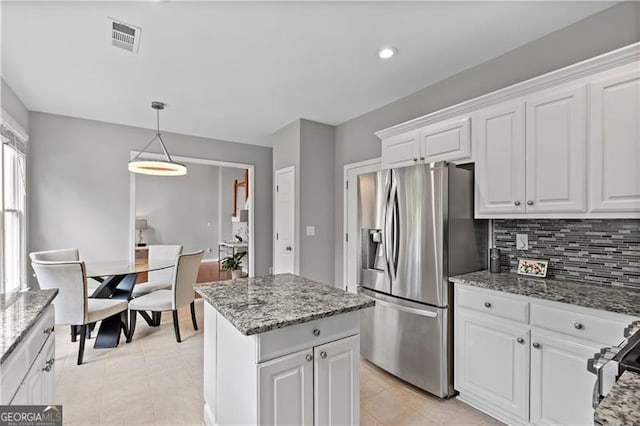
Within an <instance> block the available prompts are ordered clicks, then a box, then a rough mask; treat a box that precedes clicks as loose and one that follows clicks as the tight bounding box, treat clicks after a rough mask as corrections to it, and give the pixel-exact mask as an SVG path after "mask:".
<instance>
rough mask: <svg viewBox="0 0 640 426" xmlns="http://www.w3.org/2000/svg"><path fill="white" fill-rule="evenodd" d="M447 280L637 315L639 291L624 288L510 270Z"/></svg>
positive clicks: (639, 313) (481, 272) (466, 275)
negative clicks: (539, 276) (529, 275)
mask: <svg viewBox="0 0 640 426" xmlns="http://www.w3.org/2000/svg"><path fill="white" fill-rule="evenodd" d="M449 280H450V281H452V282H454V283H458V284H466V285H471V286H474V287H481V288H487V289H490V290H497V291H503V292H506V293H513V294H519V295H521V296H529V297H536V298H538V299H545V300H552V301H554V302H562V303H569V304H571V305H578V306H584V307H587V308H593V309H600V310H603V311H609V312H616V313H620V314H626V315H632V316H640V290H635V289H630V288H625V287H617V286H611V285H603V284H591V283H584V282H573V281H561V280H554V279H551V278H536V277H527V276H523V275H518V274H515V273H512V272H502V273H500V274H492V273H490V272H489V271H486V270H485V271H477V272H471V273H468V274H463V275H457V276H454V277H451V278H449Z"/></svg>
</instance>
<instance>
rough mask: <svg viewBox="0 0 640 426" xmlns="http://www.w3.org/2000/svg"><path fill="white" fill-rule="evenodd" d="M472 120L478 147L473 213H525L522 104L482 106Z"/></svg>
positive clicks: (475, 142)
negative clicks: (474, 210)
mask: <svg viewBox="0 0 640 426" xmlns="http://www.w3.org/2000/svg"><path fill="white" fill-rule="evenodd" d="M472 123H473V132H472V138H473V145H474V150H476V149H477V150H476V151H475V153H476V154H475V157H476V158H475V160H476V215H479V216H481V215H485V217H491V216H492V215H495V214H496V213H524V211H525V184H524V179H525V161H524V155H525V152H524V103H523V102H521V101H518V102H515V103H510V104H500V105H497V106H495V107H491V108H487V109H484V110H482V111H479V112H478V113H477V115H475V116H474V117H473V118H472ZM496 217H499V215H497V216H496Z"/></svg>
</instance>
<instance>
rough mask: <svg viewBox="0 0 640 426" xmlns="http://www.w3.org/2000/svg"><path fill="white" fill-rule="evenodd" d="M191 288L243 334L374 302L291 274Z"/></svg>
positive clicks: (343, 311)
mask: <svg viewBox="0 0 640 426" xmlns="http://www.w3.org/2000/svg"><path fill="white" fill-rule="evenodd" d="M194 288H195V290H196V291H197V292H198V294H200V295H201V296H202V297H203V298H204V299H205V300H206V301H207V302H209V303H210V304H211V305H212V306H213V307H214V308H215V309H216V310H217V311H218V312H220V314H221V315H222V316H223V317H225V318H226V319H227V320H228V321H229V322H230V323H231V324H233V325H234V326H235V327H236V328H237V329H238V331H240V333H242V334H244V335H247V336H248V335H251V334H258V333H264V332H266V331H269V330H273V329H276V328H281V327H287V326H290V325H294V324H301V323H304V322H307V321H313V320H316V319H320V318H326V317H330V316H333V315H338V314H343V313H347V312H352V311H356V310H359V309H364V308H369V307H372V306H373V305H374V304H375V302H374V301H373V300H371V299H368V298H366V297H363V296H360V295H357V294H353V293H348V292H346V291H344V290H341V289H338V288H335V287H332V286H328V285H325V284H320V283H317V282H315V281H311V280H308V279H306V278H303V277H300V276H298V275H293V274H278V275H269V276H264V277H255V278H240V279H236V280H228V281H218V282H212V283H207V284H204V285H197V286H195V287H194Z"/></svg>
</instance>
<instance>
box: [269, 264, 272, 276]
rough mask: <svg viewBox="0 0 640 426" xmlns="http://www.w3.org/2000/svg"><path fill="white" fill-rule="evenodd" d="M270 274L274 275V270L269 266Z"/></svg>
mask: <svg viewBox="0 0 640 426" xmlns="http://www.w3.org/2000/svg"><path fill="white" fill-rule="evenodd" d="M269 274H273V268H272V267H271V266H269Z"/></svg>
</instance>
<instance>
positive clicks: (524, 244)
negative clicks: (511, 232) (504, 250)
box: [516, 234, 529, 250]
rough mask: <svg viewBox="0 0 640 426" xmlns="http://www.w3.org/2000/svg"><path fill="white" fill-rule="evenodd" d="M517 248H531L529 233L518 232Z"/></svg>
mask: <svg viewBox="0 0 640 426" xmlns="http://www.w3.org/2000/svg"><path fill="white" fill-rule="evenodd" d="M516 249H518V250H529V235H528V234H516Z"/></svg>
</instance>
